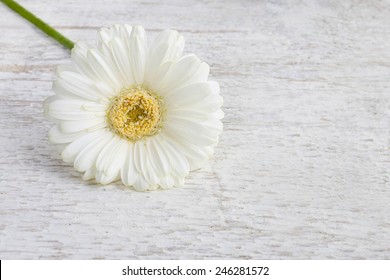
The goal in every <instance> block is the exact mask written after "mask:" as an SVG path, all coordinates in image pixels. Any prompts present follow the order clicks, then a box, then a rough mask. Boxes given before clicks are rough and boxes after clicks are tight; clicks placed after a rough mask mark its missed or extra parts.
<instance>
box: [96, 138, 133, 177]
mask: <svg viewBox="0 0 390 280" xmlns="http://www.w3.org/2000/svg"><path fill="white" fill-rule="evenodd" d="M124 141H125V140H123V139H121V138H120V137H119V136H116V135H115V136H114V137H113V138H112V139H111V141H110V142H109V143H108V144H106V145H105V147H104V148H103V149H102V151H101V152H100V154H99V156H98V158H97V160H96V170H97V171H102V172H103V173H104V174H105V175H107V176H108V175H112V174H114V173H115V174H116V173H117V172H118V171H119V169H120V168H121V167H122V165H123V163H124V160H125V153H122V154H121V153H120V152H121V151H123V149H125V148H126V147H125V146H124ZM118 152H119V153H118Z"/></svg>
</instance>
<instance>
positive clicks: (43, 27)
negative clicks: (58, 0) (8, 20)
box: [0, 0, 74, 49]
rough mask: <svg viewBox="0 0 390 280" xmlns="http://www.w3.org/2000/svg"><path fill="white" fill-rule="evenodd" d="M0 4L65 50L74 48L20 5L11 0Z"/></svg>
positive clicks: (67, 40)
mask: <svg viewBox="0 0 390 280" xmlns="http://www.w3.org/2000/svg"><path fill="white" fill-rule="evenodd" d="M0 2H2V3H4V4H5V5H6V6H8V7H9V8H10V9H11V10H13V11H14V12H16V13H17V14H19V15H20V16H21V17H23V18H25V19H26V20H28V21H29V22H31V23H32V24H34V25H35V26H36V27H38V28H39V29H41V30H42V31H43V32H45V33H46V34H47V35H49V36H50V37H52V38H53V39H55V40H56V41H57V42H59V43H60V44H61V45H63V46H64V47H65V48H68V49H72V48H73V46H74V43H73V42H72V41H71V40H69V39H68V38H66V37H65V36H64V35H62V34H61V33H59V32H58V31H57V30H55V29H54V28H53V27H51V26H50V25H48V24H47V23H45V22H44V21H43V20H41V19H40V18H38V17H36V16H35V15H34V14H32V13H31V12H29V11H28V10H26V9H25V8H23V7H22V6H21V5H19V4H18V3H17V2H15V1H13V0H0Z"/></svg>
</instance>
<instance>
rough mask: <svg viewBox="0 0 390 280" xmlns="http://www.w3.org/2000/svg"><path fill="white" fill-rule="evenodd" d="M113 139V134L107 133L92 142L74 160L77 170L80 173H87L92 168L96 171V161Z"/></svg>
mask: <svg viewBox="0 0 390 280" xmlns="http://www.w3.org/2000/svg"><path fill="white" fill-rule="evenodd" d="M112 138H113V135H112V134H111V133H106V134H103V135H101V136H99V137H97V138H95V139H94V140H92V141H91V142H90V143H89V144H88V145H87V146H85V147H84V148H83V149H82V150H81V151H80V152H79V153H78V155H77V156H76V158H75V160H74V167H75V169H76V170H77V171H80V172H84V171H87V170H88V169H90V168H94V169H95V170H96V168H95V165H96V159H97V157H98V156H99V154H100V152H101V151H102V149H103V148H104V147H105V146H106V145H107V143H108V142H109V141H110V140H111V139H112Z"/></svg>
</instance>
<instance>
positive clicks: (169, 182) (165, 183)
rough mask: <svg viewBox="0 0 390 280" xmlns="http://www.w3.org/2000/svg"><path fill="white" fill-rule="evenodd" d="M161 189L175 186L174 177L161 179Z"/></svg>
mask: <svg viewBox="0 0 390 280" xmlns="http://www.w3.org/2000/svg"><path fill="white" fill-rule="evenodd" d="M159 184H160V187H161V188H163V189H169V188H172V187H173V185H174V184H175V180H173V178H172V176H165V177H163V178H161V179H160V183H159Z"/></svg>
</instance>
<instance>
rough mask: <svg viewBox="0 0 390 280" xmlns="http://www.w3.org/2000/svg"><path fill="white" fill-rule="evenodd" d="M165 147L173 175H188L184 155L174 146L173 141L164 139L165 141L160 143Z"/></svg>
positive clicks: (188, 167) (187, 166)
mask: <svg viewBox="0 0 390 280" xmlns="http://www.w3.org/2000/svg"><path fill="white" fill-rule="evenodd" d="M161 144H162V146H163V148H164V149H165V151H166V153H167V155H168V156H169V159H170V163H171V167H172V168H171V172H172V174H174V175H175V176H179V177H185V176H187V175H188V173H189V170H190V166H189V164H188V161H187V159H186V158H185V156H184V155H183V154H182V153H180V152H179V151H178V150H177V149H176V148H175V145H174V143H172V142H171V141H169V140H168V139H166V141H165V142H163V143H161Z"/></svg>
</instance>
